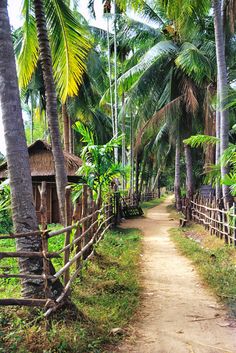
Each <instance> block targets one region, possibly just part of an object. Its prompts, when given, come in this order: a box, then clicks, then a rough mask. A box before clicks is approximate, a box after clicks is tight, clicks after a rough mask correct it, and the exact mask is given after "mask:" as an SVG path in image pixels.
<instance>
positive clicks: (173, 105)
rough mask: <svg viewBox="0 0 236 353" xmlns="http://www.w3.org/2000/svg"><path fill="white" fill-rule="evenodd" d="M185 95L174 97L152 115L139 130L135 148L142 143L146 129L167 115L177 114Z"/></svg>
mask: <svg viewBox="0 0 236 353" xmlns="http://www.w3.org/2000/svg"><path fill="white" fill-rule="evenodd" d="M182 99H183V97H182V96H179V97H177V98H175V99H173V100H172V101H171V102H169V103H167V104H166V105H165V106H164V107H163V108H161V109H160V110H158V111H157V112H156V113H155V114H154V115H153V116H152V117H151V119H149V120H148V121H147V122H146V123H145V124H144V126H143V127H142V129H141V130H140V131H139V133H138V135H137V139H136V145H135V148H136V149H137V148H138V146H139V145H141V141H142V137H143V135H144V133H145V131H146V130H147V129H148V128H149V127H153V126H154V125H157V123H158V122H160V121H161V120H162V119H164V118H165V117H166V115H168V114H170V115H173V114H176V113H177V111H178V109H179V105H180V103H181V101H182Z"/></svg>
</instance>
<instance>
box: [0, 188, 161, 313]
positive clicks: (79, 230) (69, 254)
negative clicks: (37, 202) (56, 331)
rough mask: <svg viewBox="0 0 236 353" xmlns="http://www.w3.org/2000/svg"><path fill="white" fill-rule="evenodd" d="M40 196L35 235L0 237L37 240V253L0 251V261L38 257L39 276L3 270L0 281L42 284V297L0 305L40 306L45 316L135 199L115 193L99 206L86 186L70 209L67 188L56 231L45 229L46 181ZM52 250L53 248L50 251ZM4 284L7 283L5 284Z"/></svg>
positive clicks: (3, 301)
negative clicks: (55, 244)
mask: <svg viewBox="0 0 236 353" xmlns="http://www.w3.org/2000/svg"><path fill="white" fill-rule="evenodd" d="M39 192H40V197H41V207H40V213H41V229H40V230H37V231H35V232H28V233H22V234H19V233H18V234H9V235H2V236H0V242H1V241H2V240H6V239H8V240H12V241H13V242H15V241H16V239H20V238H27V237H28V238H30V237H34V236H37V237H38V236H40V237H41V244H42V248H41V251H38V252H22V251H20V252H19V251H15V252H13V251H11V252H10V251H4V252H0V260H2V259H6V258H15V259H19V258H31V259H35V258H41V259H42V262H43V270H42V273H41V274H37V275H36V274H32V273H26V272H25V273H24V272H20V273H10V272H11V269H10V271H9V269H8V271H4V267H2V269H3V273H0V278H1V279H6V280H9V279H11V278H18V279H26V280H32V281H35V280H36V281H43V283H44V298H42V299H35V298H32V299H31V298H6V299H0V305H25V306H39V307H44V309H45V313H44V315H45V316H46V317H47V316H49V315H50V314H51V313H52V312H54V311H55V310H57V308H58V307H60V306H61V305H62V304H63V302H64V301H65V300H66V299H67V298H68V296H69V294H70V290H71V286H72V284H73V283H74V281H75V280H76V278H77V277H78V275H79V273H80V271H81V268H82V266H83V264H84V263H85V262H86V261H88V260H89V259H91V258H92V257H93V255H94V250H95V247H96V245H97V244H98V243H99V242H100V241H101V239H102V238H103V236H104V234H105V232H106V231H107V230H108V229H109V228H110V227H111V226H112V225H113V224H114V225H116V224H118V223H119V222H120V219H121V217H122V216H123V215H122V207H124V205H125V204H126V203H127V204H128V205H130V206H131V207H132V205H135V204H136V205H138V203H139V200H138V198H136V197H135V195H132V196H128V197H127V198H125V199H123V198H121V197H120V194H119V192H117V193H114V194H113V195H112V196H111V197H110V199H109V202H108V203H106V204H103V205H99V204H100V202H98V204H97V203H96V202H95V201H94V200H93V197H92V191H91V190H90V189H89V188H88V186H87V185H83V190H82V195H81V197H80V199H79V202H77V203H76V205H75V206H74V209H72V202H71V195H70V189H67V191H66V226H65V227H63V228H60V229H58V230H55V229H54V230H53V229H48V226H47V195H46V182H42V184H41V187H40V188H39ZM155 197H157V194H156V193H149V194H145V195H143V196H142V200H151V199H153V198H155ZM55 237H62V239H61V240H64V244H63V246H62V247H61V248H60V249H59V250H57V251H49V245H50V240H51V239H52V238H55ZM53 250H55V249H53ZM53 259H57V261H59V265H57V268H56V270H55V273H53V274H52V273H51V269H50V261H51V260H53ZM12 272H14V271H12ZM58 280H60V281H61V283H62V284H63V292H62V293H61V294H60V295H59V296H58V298H56V299H53V300H52V299H51V297H50V290H49V288H50V284H51V283H53V282H56V281H58ZM6 285H7V284H6Z"/></svg>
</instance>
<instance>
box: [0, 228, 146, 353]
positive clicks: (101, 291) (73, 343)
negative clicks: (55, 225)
mask: <svg viewBox="0 0 236 353" xmlns="http://www.w3.org/2000/svg"><path fill="white" fill-rule="evenodd" d="M140 251H141V234H140V232H139V231H138V230H135V229H127V230H123V229H122V230H121V229H117V230H115V231H110V232H108V233H107V235H106V236H105V238H104V240H103V241H102V242H101V243H100V244H99V246H98V248H97V250H96V252H97V255H96V256H95V258H94V259H93V260H92V261H90V262H89V263H88V264H87V265H86V267H84V268H83V270H82V273H81V276H80V278H78V279H77V281H76V283H75V285H74V287H73V291H72V300H73V302H74V303H75V304H76V306H77V308H78V313H76V314H75V313H71V312H69V311H68V312H66V311H63V312H61V313H58V314H57V317H56V318H54V319H52V320H51V322H50V328H48V326H46V324H45V320H44V319H43V318H42V312H41V311H36V312H35V311H34V312H32V311H29V310H27V309H25V308H23V309H22V308H7V309H1V312H0V352H4V353H15V352H18V353H31V352H32V353H42V352H43V353H62V352H63V353H66V352H70V353H106V352H107V353H110V350H109V351H107V350H106V348H105V347H106V346H108V345H110V344H112V345H113V344H115V343H117V342H118V341H119V339H120V335H112V334H111V330H112V329H114V328H117V327H121V328H122V327H125V326H126V325H127V323H128V321H129V319H130V317H131V316H132V315H133V313H134V311H135V310H136V307H137V305H138V302H139V294H140V288H139V282H138V273H139V254H140Z"/></svg>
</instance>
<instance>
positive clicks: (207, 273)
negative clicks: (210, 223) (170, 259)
mask: <svg viewBox="0 0 236 353" xmlns="http://www.w3.org/2000/svg"><path fill="white" fill-rule="evenodd" d="M170 232H171V238H172V239H173V241H174V242H175V244H176V245H177V248H178V249H179V250H180V251H181V253H182V254H184V255H186V256H187V257H188V258H190V259H191V260H192V262H193V264H194V265H195V266H196V267H197V270H198V272H199V274H200V276H201V277H202V279H203V280H204V282H205V283H207V284H208V285H209V287H210V288H211V289H212V290H213V292H214V293H215V294H216V295H217V296H218V297H219V298H220V299H221V300H222V301H223V302H224V303H225V304H226V305H227V306H228V308H229V312H230V313H231V315H233V316H236V249H234V248H232V247H229V246H227V245H225V244H224V242H223V241H222V240H220V239H218V238H216V237H215V236H210V235H209V233H207V232H206V231H205V230H204V228H203V227H201V226H199V225H192V226H189V227H187V228H186V229H178V228H174V229H172V230H171V231H170ZM192 238H194V239H195V240H194V239H192ZM196 240H198V241H197V242H196Z"/></svg>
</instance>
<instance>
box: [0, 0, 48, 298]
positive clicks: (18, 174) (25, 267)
mask: <svg viewBox="0 0 236 353" xmlns="http://www.w3.org/2000/svg"><path fill="white" fill-rule="evenodd" d="M0 82H1V84H0V106H1V110H2V121H3V127H4V136H5V142H6V159H7V167H8V173H9V178H10V187H11V207H12V217H13V224H14V229H15V231H16V232H18V233H24V232H29V231H35V230H37V229H38V224H37V218H36V212H35V207H34V204H33V191H32V180H31V173H30V166H29V155H28V150H27V145H26V138H25V131H24V125H23V119H22V112H21V104H20V97H19V89H18V81H17V75H16V65H15V58H14V52H13V44H12V39H11V30H10V24H9V18H8V12H7V0H2V1H0ZM40 250H41V238H40V237H37V236H34V237H26V238H20V239H17V251H40ZM19 264H20V272H21V273H27V274H41V273H42V261H41V260H39V259H27V258H26V259H20V261H19ZM22 287H23V289H22V294H23V296H24V297H26V298H27V297H29V298H31V297H39V298H40V297H43V294H44V291H43V282H42V281H37V282H35V281H32V280H26V279H23V280H22Z"/></svg>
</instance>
